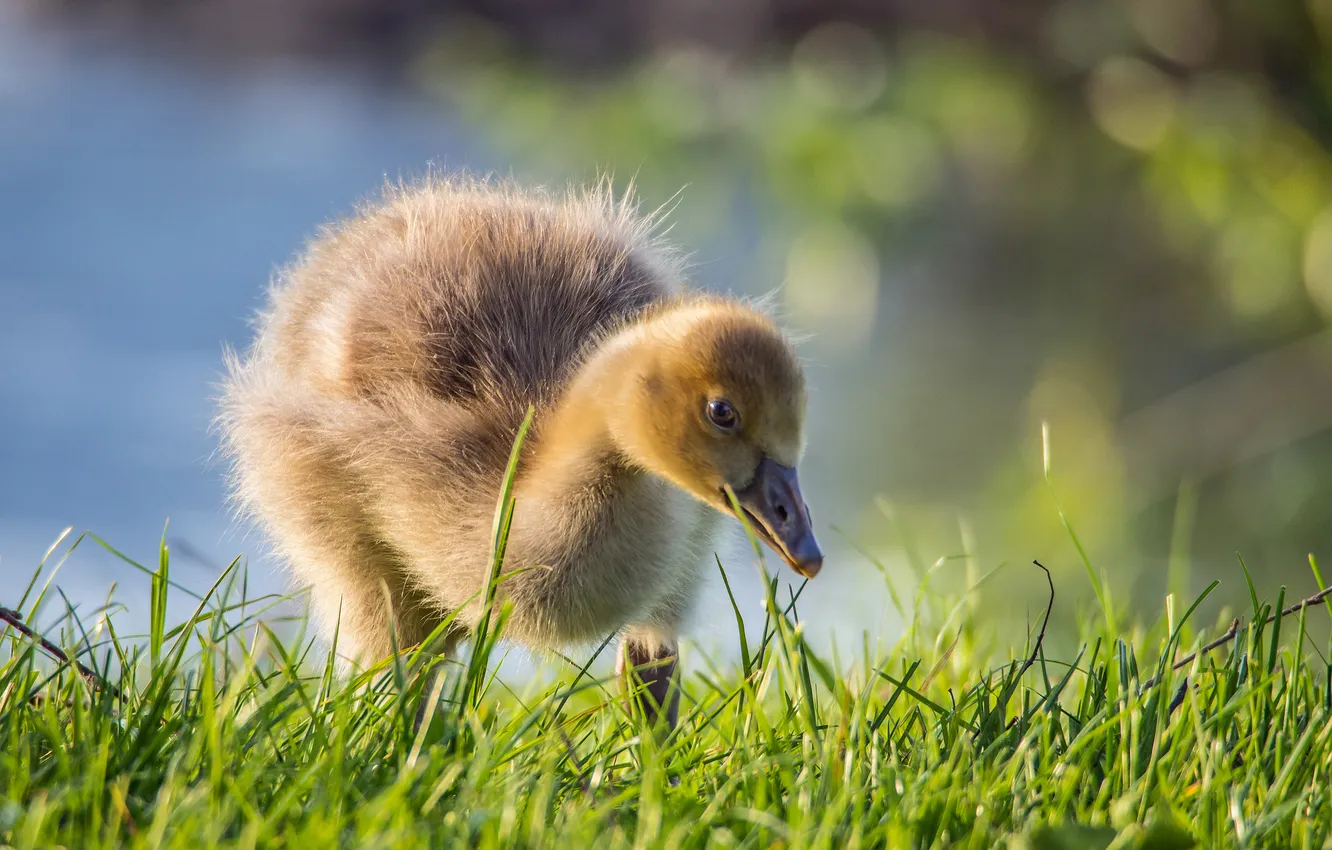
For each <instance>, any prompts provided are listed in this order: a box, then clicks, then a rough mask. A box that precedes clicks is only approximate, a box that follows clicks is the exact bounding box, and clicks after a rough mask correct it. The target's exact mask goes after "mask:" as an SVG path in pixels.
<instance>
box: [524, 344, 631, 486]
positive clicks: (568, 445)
mask: <svg viewBox="0 0 1332 850" xmlns="http://www.w3.org/2000/svg"><path fill="white" fill-rule="evenodd" d="M642 347H643V346H642V345H641V344H640V340H639V339H637V338H636V337H635V335H634V334H633V333H632V332H626V333H624V334H622V335H620V336H618V337H611V338H610V339H609V340H608V341H607V342H606V343H605V344H603V345H602V346H601V348H600V349H599V350H598V351H597V352H596V353H595V354H593V355H592V357H591V358H590V359H589V360H588V361H587V362H586V363H584V365H583V366H582V368H581V369H579V371H578V373H577V374H576V375H575V376H574V377H573V379H572V380H571V381H570V382H569V384H568V386H567V388H566V389H565V392H564V394H563V395H562V396H561V398H560V400H559V402H558V403H557V404H556V405H555V407H554V409H552V410H551V411H549V412H548V413H547V414H546V416H545V417H544V420H545V421H543V422H540V423H538V426H537V433H536V434H535V435H534V436H535V437H536V444H535V446H534V449H533V455H532V456H531V460H530V463H531V466H530V467H529V471H528V473H527V475H525V476H523V480H522V482H521V483H520V485H519V486H520V492H521V491H527V495H528V496H529V498H530V497H531V496H536V497H538V498H539V499H542V500H544V499H565V498H573V497H576V496H577V495H578V494H579V493H580V492H585V491H586V489H587V488H602V487H607V486H613V485H614V484H615V482H616V481H618V480H621V479H623V478H624V477H625V476H633V475H636V474H638V473H640V472H641V471H642V464H641V463H639V462H638V461H637V460H636V459H635V458H634V457H633V452H632V450H630V449H628V448H627V447H626V445H625V441H624V439H623V433H622V432H623V429H622V428H621V427H620V420H621V417H622V414H623V411H624V410H625V409H626V405H628V404H630V403H631V401H630V391H631V389H632V387H633V384H634V382H635V381H637V380H638V376H639V374H640V369H639V365H640V363H641V360H642V357H643V351H642Z"/></svg>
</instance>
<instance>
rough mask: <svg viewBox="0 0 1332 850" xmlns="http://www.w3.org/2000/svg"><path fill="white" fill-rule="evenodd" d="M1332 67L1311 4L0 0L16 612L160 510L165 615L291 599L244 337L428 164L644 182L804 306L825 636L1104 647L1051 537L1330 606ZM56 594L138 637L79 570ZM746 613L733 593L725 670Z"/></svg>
mask: <svg viewBox="0 0 1332 850" xmlns="http://www.w3.org/2000/svg"><path fill="white" fill-rule="evenodd" d="M1329 37H1332V4H1329V3H1327V2H1323V0H1310V2H1308V3H1304V2H1288V3H1273V4H1238V3H1222V2H1210V0H1124V2H1120V0H1102V1H1101V2H1094V0H1023V2H1017V3H1009V4H987V3H985V2H983V0H952V2H949V3H943V4H940V3H931V2H928V0H897V2H893V3H885V4H866V3H860V2H854V0H838V2H829V3H826V4H821V5H818V6H814V5H810V4H802V3H796V2H789V1H788V0H744V2H737V3H734V4H718V5H716V6H713V5H709V4H702V3H681V4H660V5H653V4H641V5H640V4H625V5H624V6H623V7H621V6H617V5H615V4H597V3H578V2H572V0H571V2H567V3H561V4H554V5H550V6H547V5H544V4H529V3H524V2H520V1H519V0H493V2H487V0H470V2H441V3H436V4H430V3H424V2H419V3H408V2H397V3H384V4H380V3H374V2H371V0H340V2H338V3H333V4H326V5H320V4H311V3H303V2H298V1H297V0H281V2H278V0H273V1H272V2H269V3H266V4H255V3H249V2H245V0H204V2H194V3H171V2H168V3H151V4H150V3H138V2H133V0H116V2H105V3H83V2H72V0H71V2H65V3H58V4H57V3H52V4H47V3H36V2H32V3H20V2H17V0H7V2H0V604H12V602H13V597H15V596H17V595H18V594H21V593H22V589H23V586H24V585H25V584H26V583H27V581H28V579H29V577H30V576H31V574H32V572H33V570H34V569H35V568H36V566H37V564H38V563H39V561H40V560H41V558H42V555H43V552H44V551H45V550H46V548H47V547H48V546H49V545H50V544H51V542H52V541H53V540H55V539H56V537H57V536H58V535H59V533H60V531H61V529H63V528H64V527H66V526H73V527H74V528H75V531H76V532H77V531H80V530H83V529H89V530H92V531H94V532H96V533H97V534H98V535H100V536H101V537H103V538H105V539H106V540H107V541H109V542H110V543H112V544H114V545H116V546H117V547H119V548H121V549H122V550H123V551H124V553H125V554H126V555H128V556H130V557H131V558H135V559H138V560H140V561H141V562H142V563H145V564H148V565H150V566H151V565H153V564H155V561H156V542H157V539H158V537H159V536H160V535H161V533H162V529H163V526H164V523H165V522H166V520H167V519H168V518H170V527H169V529H168V530H167V532H166V533H167V537H168V539H169V540H170V541H171V542H172V544H173V551H174V553H175V556H176V557H175V561H174V566H173V569H174V577H175V578H176V579H177V580H178V581H180V582H182V583H184V584H187V585H189V586H191V587H194V588H196V589H199V590H202V589H204V588H206V587H207V586H208V585H209V584H211V582H212V580H213V578H214V577H215V576H216V575H217V573H218V570H219V569H220V568H221V566H222V565H225V564H226V563H228V562H230V561H231V560H232V559H233V558H234V557H236V555H237V554H244V555H245V556H246V557H247V559H248V563H249V564H250V579H251V588H252V592H267V591H270V590H277V589H280V588H282V587H283V582H282V579H281V577H280V576H279V575H277V574H276V573H275V572H274V571H273V568H272V564H271V562H270V561H269V560H268V559H267V558H266V557H265V556H264V548H263V544H262V541H261V540H260V539H258V538H257V537H256V536H254V535H248V536H247V534H246V529H245V527H244V526H242V525H237V524H236V523H234V522H233V521H232V519H231V518H230V516H229V515H228V513H227V511H226V508H225V505H224V488H223V485H222V474H223V470H222V468H221V466H220V464H218V463H216V462H215V461H213V460H212V459H211V455H212V452H213V450H214V447H215V440H214V438H213V437H212V436H211V435H210V433H209V421H210V419H211V417H212V415H213V409H212V398H213V396H214V389H213V387H212V383H213V382H214V381H215V380H216V378H217V377H218V375H219V372H220V367H221V352H222V346H223V344H224V343H231V344H235V345H244V344H245V343H246V342H247V341H248V334H249V328H248V325H247V320H248V319H249V317H250V316H251V315H252V313H253V312H254V311H255V310H256V309H257V308H258V307H259V305H260V303H261V299H262V295H263V291H264V287H265V285H266V282H267V281H268V279H269V278H270V276H271V275H272V273H273V271H274V270H275V268H277V267H278V266H279V265H281V264H282V263H284V262H286V261H287V260H289V259H290V258H291V257H292V255H293V254H294V252H295V251H296V250H298V249H299V247H300V245H301V243H302V241H303V240H304V239H305V238H307V237H309V236H310V235H311V234H312V233H313V232H314V230H315V228H316V227H317V226H318V225H319V224H320V223H321V222H323V221H326V220H328V219H329V218H331V217H334V216H337V215H341V214H345V213H346V212H348V211H349V210H350V209H351V208H352V207H353V205H354V204H355V203H356V202H357V201H358V200H361V199H364V198H367V197H370V196H372V195H373V194H374V192H375V191H376V190H377V189H378V188H379V186H380V185H381V184H382V182H383V181H384V180H385V179H396V178H398V177H399V176H403V177H408V178H410V177H412V176H414V175H419V174H421V173H422V172H423V171H424V170H425V169H426V168H427V167H428V166H429V165H431V164H433V165H435V166H437V167H440V168H446V169H448V168H466V169H470V170H473V171H479V172H483V173H484V172H495V173H499V174H504V175H513V176H515V177H518V178H520V179H523V180H526V181H531V182H546V183H554V184H563V183H567V182H570V181H575V182H578V181H586V180H588V179H591V178H593V177H595V176H596V175H597V174H599V173H604V172H610V173H612V174H613V175H614V176H615V178H616V181H617V183H619V184H621V185H625V184H627V183H628V182H629V181H630V180H632V181H633V182H634V183H635V184H636V185H637V188H638V192H639V194H640V195H641V197H642V198H643V201H644V204H645V205H646V206H648V207H656V206H658V205H661V204H665V203H672V204H675V211H674V213H673V215H672V219H671V220H672V221H673V223H674V228H673V230H672V238H673V239H674V240H675V241H677V242H679V243H682V244H683V245H685V246H687V247H688V248H689V249H690V250H691V251H692V252H693V255H694V274H695V277H696V279H697V281H698V283H699V284H700V285H702V286H706V287H710V288H717V289H724V290H731V291H738V292H744V293H751V294H762V293H766V292H770V291H773V290H776V291H777V293H778V295H777V303H778V304H779V305H780V308H781V310H782V312H783V313H784V315H785V317H786V321H787V323H788V324H789V325H791V326H792V327H793V328H795V329H797V330H799V331H801V332H805V333H808V334H809V341H808V342H807V343H805V344H804V345H803V352H804V354H805V356H806V357H807V359H808V361H809V369H810V379H811V383H812V387H813V392H812V396H811V410H810V417H811V435H810V446H809V451H808V455H807V459H806V461H805V468H804V470H803V471H802V478H804V479H805V480H806V486H807V488H808V490H809V495H810V500H811V505H812V506H813V508H814V515H815V520H816V522H817V524H818V525H819V531H820V534H821V536H822V538H823V539H824V540H825V541H826V542H827V548H828V549H829V550H830V558H829V562H828V566H827V568H826V569H825V571H824V573H823V575H822V576H820V578H819V579H818V581H817V582H815V583H814V584H813V585H811V586H810V588H809V590H808V591H807V594H806V596H805V597H804V604H802V606H801V614H802V616H803V618H804V619H805V620H806V621H807V622H808V624H809V625H808V626H807V628H808V629H809V630H810V631H811V632H812V633H816V634H821V635H826V634H827V633H828V632H829V631H831V630H834V629H835V630H836V632H837V640H838V642H839V645H842V646H848V645H849V646H850V647H856V646H858V645H859V640H860V638H859V635H860V634H861V632H868V633H869V634H870V635H871V636H872V637H873V638H878V639H887V640H891V639H892V638H893V637H895V635H896V634H897V633H898V632H899V631H900V629H901V627H902V625H903V622H904V621H905V620H907V619H909V615H910V612H909V608H910V604H911V598H912V597H913V596H914V594H915V593H916V591H917V589H918V587H919V586H920V584H921V582H922V581H929V582H935V583H937V584H938V585H939V586H941V587H945V588H947V589H949V590H951V591H954V592H957V591H960V590H961V589H963V588H965V587H968V586H970V585H971V584H974V583H975V582H976V581H977V580H978V579H979V578H980V577H981V576H983V575H986V574H988V573H989V572H990V571H991V570H994V569H995V568H996V567H998V568H1000V569H999V572H997V573H995V574H994V578H993V579H992V580H990V581H988V582H987V583H986V584H984V585H983V586H982V588H981V589H980V590H979V591H978V592H977V593H976V594H974V596H973V597H972V606H971V607H970V609H969V613H968V619H969V620H970V621H971V622H972V623H973V624H980V627H981V628H984V629H990V628H992V629H993V631H994V634H996V635H998V634H1009V635H1014V634H1015V635H1017V636H1018V640H1020V636H1021V634H1022V632H1023V628H1024V627H1025V625H1026V623H1027V622H1028V620H1029V619H1030V618H1031V617H1033V616H1036V615H1038V614H1039V611H1040V608H1041V607H1042V606H1043V604H1044V600H1045V592H1046V590H1045V582H1044V578H1043V577H1042V576H1041V575H1040V574H1039V573H1038V572H1036V571H1035V570H1034V568H1033V567H1031V566H1030V561H1031V560H1032V559H1040V560H1041V561H1042V563H1044V564H1046V565H1047V566H1049V567H1050V568H1051V570H1052V571H1053V573H1054V577H1055V582H1056V585H1057V587H1058V588H1059V590H1060V604H1059V605H1058V606H1057V608H1056V624H1058V623H1060V622H1063V623H1067V622H1069V621H1070V620H1071V619H1072V618H1075V617H1078V616H1088V615H1090V612H1092V611H1093V610H1094V609H1093V608H1092V607H1091V602H1090V600H1091V593H1092V582H1091V580H1090V579H1089V577H1088V571H1087V568H1086V567H1085V566H1084V563H1083V558H1082V554H1081V553H1079V551H1078V549H1077V547H1076V546H1075V545H1074V544H1073V542H1072V540H1071V538H1070V535H1069V534H1068V532H1067V531H1066V529H1065V528H1064V526H1063V523H1062V521H1061V519H1060V514H1059V506H1060V505H1062V508H1063V510H1064V512H1065V515H1066V516H1067V518H1068V520H1069V522H1070V523H1071V524H1072V525H1073V527H1074V528H1075V529H1076V531H1077V534H1078V536H1079V539H1080V542H1081V545H1082V548H1083V550H1084V551H1085V554H1086V558H1087V560H1088V561H1089V562H1090V564H1091V570H1092V572H1093V573H1094V574H1095V575H1096V576H1097V578H1098V580H1100V581H1103V582H1105V584H1106V586H1107V588H1108V589H1109V592H1110V593H1111V594H1112V597H1113V598H1114V600H1115V601H1116V605H1117V606H1118V607H1119V608H1120V610H1121V611H1127V612H1129V613H1130V614H1139V615H1142V616H1147V617H1150V616H1155V614H1156V613H1157V612H1159V611H1160V609H1161V606H1162V604H1163V602H1162V600H1163V597H1164V595H1165V594H1166V593H1167V592H1168V591H1173V592H1175V593H1176V594H1177V595H1180V594H1182V595H1183V596H1186V597H1188V598H1189V599H1191V598H1192V596H1193V595H1194V594H1196V593H1197V592H1199V591H1200V590H1201V589H1202V588H1203V587H1204V586H1205V585H1206V584H1207V583H1208V582H1209V581H1211V580H1212V579H1214V578H1216V579H1221V580H1222V582H1223V584H1222V587H1221V589H1220V590H1219V591H1218V592H1217V594H1215V595H1214V596H1213V598H1212V599H1210V600H1209V607H1208V608H1207V615H1208V616H1212V615H1214V614H1215V612H1216V610H1217V608H1218V607H1220V606H1222V605H1224V604H1231V605H1237V604H1240V603H1242V602H1244V601H1245V600H1247V598H1248V590H1247V588H1246V587H1245V583H1244V579H1243V575H1242V572H1241V569H1240V566H1239V561H1238V559H1237V556H1236V554H1237V553H1240V554H1242V555H1243V556H1244V558H1245V560H1246V562H1247V564H1248V565H1249V567H1250V569H1251V571H1252V572H1253V573H1254V577H1255V580H1256V582H1257V584H1258V585H1259V587H1258V591H1259V593H1260V595H1264V594H1265V595H1269V596H1275V593H1276V590H1277V587H1278V586H1279V585H1282V584H1287V585H1291V586H1292V591H1291V592H1292V593H1296V592H1298V593H1300V595H1307V593H1308V592H1310V591H1312V590H1313V589H1314V586H1313V583H1314V579H1313V577H1312V575H1311V574H1310V570H1309V566H1308V561H1307V556H1308V555H1309V553H1313V554H1315V555H1319V554H1321V555H1323V556H1324V557H1325V558H1328V559H1332V523H1330V522H1329V519H1332V476H1330V475H1329V473H1332V439H1329V438H1330V437H1332V432H1330V431H1329V426H1330V425H1332V337H1329V336H1328V334H1327V330H1326V328H1327V321H1328V317H1329V316H1330V315H1332V156H1330V155H1329V150H1328V145H1329V142H1332V89H1330V88H1329V86H1332V61H1330V57H1329V55H1328V53H1327V44H1328V38H1329ZM1043 423H1044V425H1045V428H1046V432H1047V433H1048V435H1049V436H1048V440H1043V438H1042V426H1043ZM1047 464H1048V467H1049V471H1050V475H1049V481H1047V480H1046V475H1045V469H1046V466H1047ZM941 558H942V559H943V560H942V561H939V559H941ZM735 560H736V561H738V562H737V563H735V564H734V566H733V567H732V569H731V570H730V572H731V573H732V574H733V575H738V577H739V580H740V582H741V587H742V598H743V599H745V600H749V601H750V602H752V601H753V600H756V599H757V598H758V595H759V591H758V586H757V584H756V582H755V579H754V578H753V571H752V567H751V566H749V563H748V562H747V561H746V560H745V559H743V558H739V557H738V556H736V557H735ZM936 561H938V566H937V567H935V568H934V569H933V570H931V565H932V564H935V563H936ZM881 571H882V572H886V574H887V575H888V577H889V578H890V579H891V581H892V582H893V585H894V587H895V588H896V589H897V591H898V594H899V596H900V597H901V600H902V605H903V607H905V608H907V609H908V611H907V614H906V615H905V616H904V615H903V614H901V613H899V612H898V610H897V605H896V604H895V603H894V602H893V600H892V598H891V594H890V593H888V592H887V590H886V588H885V585H884V581H883V577H882V575H881ZM927 574H928V575H927ZM57 582H58V584H59V585H60V587H61V588H62V589H63V591H64V592H65V594H66V596H67V598H68V600H69V602H70V603H71V604H73V605H75V606H77V607H79V609H80V610H82V611H85V612H86V611H92V610H95V609H96V608H98V607H99V606H101V605H102V604H104V602H105V601H106V600H107V599H108V596H109V594H112V588H113V585H114V586H115V590H114V594H113V596H114V599H116V600H117V601H118V602H119V603H123V604H124V606H126V608H127V609H128V611H127V613H126V614H125V615H124V616H126V617H127V618H128V619H129V621H130V622H141V621H142V617H143V616H144V612H145V611H146V601H145V600H146V597H147V581H146V579H145V578H144V577H143V576H142V575H141V574H139V573H137V571H136V570H134V568H133V567H131V566H129V565H128V564H126V563H124V562H123V561H121V560H119V559H117V558H115V557H113V556H112V555H110V554H109V553H106V552H104V551H98V550H97V549H95V548H94V547H91V546H87V545H84V546H81V547H80V548H79V550H78V551H77V552H75V553H74V555H73V556H72V557H71V558H70V560H69V562H68V563H67V564H66V565H65V566H64V567H63V568H62V572H61V573H60V575H59V577H58V580H57ZM186 601H188V600H186ZM63 604H64V603H63V601H62V602H61V603H60V604H59V605H52V606H49V607H48V610H47V611H46V612H45V614H44V615H43V618H44V620H45V621H47V622H54V621H56V620H58V619H59V616H60V614H61V610H60V607H61V606H62V605H63ZM728 612H729V603H727V602H726V601H725V598H724V596H722V595H721V593H720V589H719V585H717V584H716V583H714V586H713V587H712V588H711V589H710V590H709V593H708V600H707V601H706V603H705V605H704V607H703V610H702V611H701V613H700V617H699V623H698V626H697V628H696V630H695V632H696V634H697V635H698V636H699V637H700V639H701V640H703V641H704V642H708V641H711V642H714V643H720V644H725V642H726V637H725V636H726V634H727V633H728V631H729V628H730V627H729V626H728V625H727V620H728ZM136 617H137V618H139V619H137V620H136V619H135V618H136ZM122 630H125V629H124V627H122Z"/></svg>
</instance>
